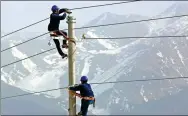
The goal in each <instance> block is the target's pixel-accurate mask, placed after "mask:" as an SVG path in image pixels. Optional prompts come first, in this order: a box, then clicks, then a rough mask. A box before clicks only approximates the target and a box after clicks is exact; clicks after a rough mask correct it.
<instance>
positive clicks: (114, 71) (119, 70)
mask: <svg viewBox="0 0 188 116" xmlns="http://www.w3.org/2000/svg"><path fill="white" fill-rule="evenodd" d="M143 51H145V50H140V51H137V52H136V53H134V54H133V55H131V56H128V57H127V58H126V60H123V61H122V62H121V63H119V64H117V65H116V66H114V67H112V68H110V69H109V70H108V71H106V72H104V73H103V74H102V75H100V76H99V75H98V76H95V77H94V78H93V79H92V80H91V81H90V82H91V83H98V82H107V81H116V80H117V79H118V78H116V77H119V76H120V75H122V74H124V73H128V72H131V70H132V67H131V66H129V65H130V64H131V63H133V62H134V61H132V60H133V59H134V58H135V57H138V56H139V55H140V54H141V53H142V52H143ZM125 67H129V69H126V71H124V69H125ZM114 84H115V83H111V84H106V85H93V88H94V91H95V95H96V96H98V95H100V94H102V93H103V92H104V91H107V90H108V89H111V88H112V87H113V85H114ZM104 86H105V87H104Z"/></svg>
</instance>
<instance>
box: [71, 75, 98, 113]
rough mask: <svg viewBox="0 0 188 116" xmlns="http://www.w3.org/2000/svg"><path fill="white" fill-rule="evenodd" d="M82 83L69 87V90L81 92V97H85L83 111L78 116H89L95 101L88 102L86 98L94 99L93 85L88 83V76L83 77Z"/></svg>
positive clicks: (82, 102)
mask: <svg viewBox="0 0 188 116" xmlns="http://www.w3.org/2000/svg"><path fill="white" fill-rule="evenodd" d="M80 81H81V84H79V85H75V86H72V87H69V90H72V91H80V95H81V96H82V97H83V99H82V100H81V109H80V112H79V113H78V115H82V116H87V112H88V108H89V105H90V104H94V102H95V100H86V99H84V97H93V98H94V93H93V91H92V88H91V85H90V84H88V83H87V81H88V78H87V76H82V77H81V79H80Z"/></svg>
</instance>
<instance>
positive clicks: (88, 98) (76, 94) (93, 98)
mask: <svg viewBox="0 0 188 116" xmlns="http://www.w3.org/2000/svg"><path fill="white" fill-rule="evenodd" d="M69 92H70V93H71V94H73V95H75V96H77V97H79V98H80V99H85V100H93V101H94V102H93V107H95V97H82V96H81V95H80V94H79V93H76V92H75V93H74V92H73V91H71V90H69Z"/></svg>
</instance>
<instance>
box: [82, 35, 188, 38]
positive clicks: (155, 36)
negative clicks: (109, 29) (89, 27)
mask: <svg viewBox="0 0 188 116" xmlns="http://www.w3.org/2000/svg"><path fill="white" fill-rule="evenodd" d="M168 37H171V38H178V37H188V35H180V36H150V37H134V36H132V37H116V38H111V37H110V38H85V39H131V38H168Z"/></svg>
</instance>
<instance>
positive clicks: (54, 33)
mask: <svg viewBox="0 0 188 116" xmlns="http://www.w3.org/2000/svg"><path fill="white" fill-rule="evenodd" d="M56 32H59V33H61V35H62V36H63V37H64V38H65V39H66V40H68V41H71V42H73V43H74V44H75V45H76V42H75V41H74V40H72V39H70V38H68V37H67V36H66V35H65V34H64V33H62V32H61V31H59V30H57V31H51V32H50V36H51V37H58V36H59V35H57V34H56Z"/></svg>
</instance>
